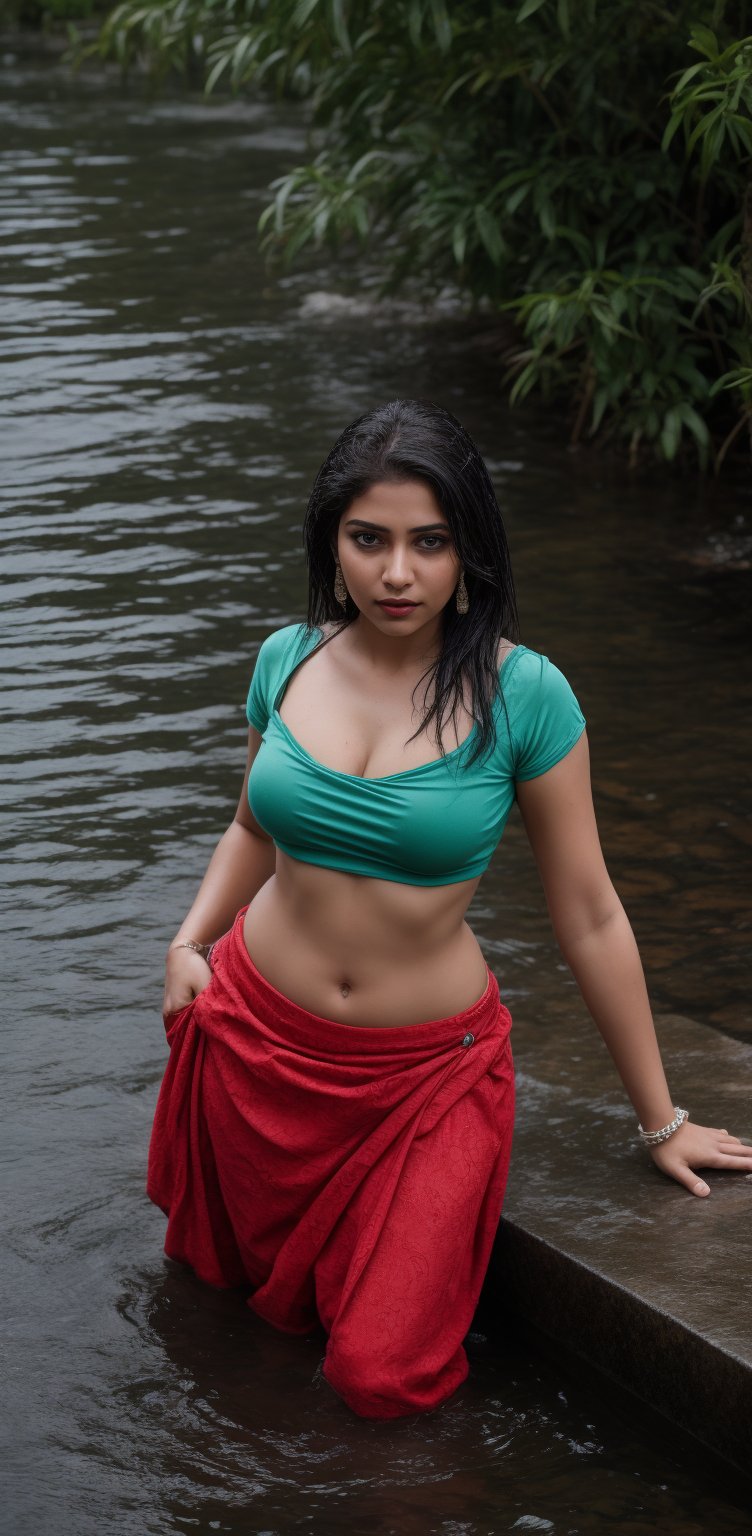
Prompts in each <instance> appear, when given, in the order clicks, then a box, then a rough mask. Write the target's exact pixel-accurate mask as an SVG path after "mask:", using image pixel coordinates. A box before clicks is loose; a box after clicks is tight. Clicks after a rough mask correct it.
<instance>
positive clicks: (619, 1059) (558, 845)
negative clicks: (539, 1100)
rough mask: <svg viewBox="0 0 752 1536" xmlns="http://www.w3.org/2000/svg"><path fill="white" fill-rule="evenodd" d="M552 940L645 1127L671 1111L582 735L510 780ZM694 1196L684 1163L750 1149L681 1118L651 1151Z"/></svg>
mask: <svg viewBox="0 0 752 1536" xmlns="http://www.w3.org/2000/svg"><path fill="white" fill-rule="evenodd" d="M516 788H517V802H518V805H519V807H520V812H521V815H522V820H523V822H524V825H525V830H526V832H527V835H528V838H529V839H530V845H531V847H532V850H533V854H534V856H535V860H536V863H537V865H538V870H539V872H540V876H541V880H542V882H543V889H544V892H545V896H546V903H547V905H548V910H549V914H550V917H551V922H552V924H553V929H554V933H555V935H556V940H557V943H558V945H559V948H560V950H561V953H562V955H563V957H564V959H565V960H566V962H567V965H568V966H569V968H570V970H571V972H572V974H573V976H574V978H575V980H576V982H577V985H578V987H579V989H580V991H581V993H582V996H583V998H584V1000H585V1003H586V1005H587V1007H588V1009H589V1011H590V1013H591V1015H592V1017H593V1019H594V1020H595V1023H596V1024H597V1026H598V1029H599V1030H600V1033H601V1035H602V1037H603V1039H604V1041H605V1043H606V1045H607V1047H608V1050H609V1051H610V1053H611V1056H612V1059H613V1061H614V1065H615V1066H616V1069H617V1071H618V1073H619V1076H620V1078H621V1080H622V1082H623V1084H624V1087H625V1089H626V1091H627V1093H628V1095H629V1098H630V1099H631V1101H632V1104H633V1106H634V1109H635V1114H636V1116H637V1119H638V1121H639V1122H640V1123H641V1125H642V1127H643V1129H644V1130H646V1131H652V1130H658V1129H659V1128H660V1127H661V1126H664V1125H668V1123H669V1121H671V1120H673V1118H674V1103H673V1100H672V1098H671V1095H670V1093H669V1089H668V1084H667V1082H666V1075H665V1072H664V1070H663V1064H662V1061H661V1055H660V1051H659V1048H658V1041H657V1039H656V1034H655V1026H654V1024H653V1017H652V1013H651V1009H650V1003H649V1000H648V993H647V986H646V983H645V976H644V972H643V969H642V963H641V961H640V956H639V951H638V949H637V943H636V940H635V936H634V933H633V932H632V927H631V924H630V922H629V919H628V917H627V914H626V912H625V911H624V908H623V906H622V903H621V901H620V899H619V897H618V895H617V893H616V891H615V889H614V887H613V884H612V882H611V879H610V877H609V874H608V870H607V869H606V865H605V861H604V858H603V852H602V849H601V845H600V839H599V836H598V828H597V825H596V820H595V808H594V806H593V795H592V789H591V784H590V752H589V746H588V740H587V732H586V731H583V733H582V735H581V736H580V738H579V740H578V741H577V742H576V743H575V745H574V746H573V747H572V749H571V751H570V752H568V753H567V755H566V757H563V758H561V760H560V761H559V762H558V763H555V764H554V766H553V768H550V769H549V770H548V772H547V773H543V774H540V775H539V776H538V777H537V778H534V779H527V780H526V781H525V782H523V783H518V784H517V786H516ZM649 1150H650V1153H651V1156H652V1157H653V1160H654V1161H655V1162H656V1163H657V1164H658V1166H659V1167H660V1168H662V1169H663V1171H664V1172H665V1173H668V1174H670V1176H671V1177H672V1178H675V1179H677V1180H678V1181H679V1183H681V1184H685V1185H686V1187H687V1188H688V1189H690V1190H691V1191H692V1193H693V1194H708V1193H709V1190H708V1186H707V1184H704V1183H703V1181H702V1180H701V1179H698V1178H697V1177H696V1175H695V1174H694V1173H693V1171H692V1167H691V1166H690V1165H691V1164H695V1165H699V1166H701V1167H713V1168H740V1169H743V1170H744V1171H745V1172H747V1173H749V1172H752V1147H747V1146H745V1144H744V1143H743V1142H740V1141H739V1139H738V1137H735V1136H729V1135H728V1133H727V1132H726V1131H720V1130H715V1129H711V1128H709V1127H704V1126H697V1125H695V1124H694V1123H693V1122H690V1121H685V1122H684V1124H683V1125H682V1126H680V1127H679V1129H678V1131H675V1132H674V1133H673V1135H672V1136H670V1137H669V1138H668V1139H667V1140H666V1141H664V1142H660V1143H658V1145H657V1146H655V1147H652V1148H650V1149H649Z"/></svg>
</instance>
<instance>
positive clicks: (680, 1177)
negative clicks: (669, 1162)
mask: <svg viewBox="0 0 752 1536" xmlns="http://www.w3.org/2000/svg"><path fill="white" fill-rule="evenodd" d="M666 1171H667V1172H668V1173H670V1177H671V1178H672V1179H676V1181H677V1184H684V1185H685V1186H686V1188H687V1189H688V1190H689V1192H690V1194H691V1195H709V1194H710V1189H709V1187H708V1185H707V1184H706V1183H705V1180H704V1179H700V1178H698V1176H697V1174H696V1173H695V1172H694V1170H693V1169H692V1168H688V1167H687V1165H686V1163H684V1164H683V1165H682V1164H681V1163H680V1164H679V1166H678V1168H671V1169H670V1170H669V1169H667V1170H666Z"/></svg>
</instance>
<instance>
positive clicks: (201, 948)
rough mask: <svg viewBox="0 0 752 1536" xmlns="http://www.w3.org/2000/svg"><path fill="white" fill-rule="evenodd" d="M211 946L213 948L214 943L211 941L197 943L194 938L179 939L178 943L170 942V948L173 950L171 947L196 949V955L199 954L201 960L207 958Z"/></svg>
mask: <svg viewBox="0 0 752 1536" xmlns="http://www.w3.org/2000/svg"><path fill="white" fill-rule="evenodd" d="M213 948H214V944H213V943H212V944H197V943H196V940H195V939H181V940H180V943H179V944H171V945H170V950H173V949H193V950H195V951H196V954H197V955H201V958H202V959H203V960H208V959H209V956H210V954H211V952H212V950H213Z"/></svg>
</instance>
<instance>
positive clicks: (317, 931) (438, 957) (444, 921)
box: [243, 850, 488, 1027]
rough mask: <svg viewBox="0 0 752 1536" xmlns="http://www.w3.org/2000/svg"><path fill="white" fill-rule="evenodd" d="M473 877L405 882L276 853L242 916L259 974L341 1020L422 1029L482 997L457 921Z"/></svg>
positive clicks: (467, 932)
mask: <svg viewBox="0 0 752 1536" xmlns="http://www.w3.org/2000/svg"><path fill="white" fill-rule="evenodd" d="M477 885H478V878H477V877H476V878H475V879H473V880H463V881H460V882H457V883H456V884H455V885H445V886H415V885H402V884H400V883H399V882H397V881H395V880H375V879H371V878H370V877H367V876H363V875H349V874H345V873H344V872H342V871H340V870H332V869H323V868H321V867H320V866H318V865H314V864H304V863H302V862H301V861H299V860H297V859H291V858H289V857H288V856H287V855H286V854H283V853H281V852H280V851H279V850H277V869H276V874H274V875H272V877H271V879H270V880H267V882H266V884H265V885H262V887H261V889H260V891H258V892H257V894H256V895H255V896H254V898H253V901H252V902H251V904H250V906H249V908H248V911H247V912H246V915H245V921H244V927H243V937H244V940H245V944H246V948H247V950H248V953H249V955H250V957H251V959H252V961H253V963H254V965H255V966H256V969H257V970H259V971H260V972H261V974H262V976H265V977H266V979H267V981H270V982H271V984H272V986H273V987H276V988H277V991H278V992H283V993H284V995H285V996H286V997H289V998H291V999H292V1001H293V1002H294V1003H298V1004H300V1006H301V1007H303V1008H307V1009H308V1012H309V1013H317V1014H320V1015H321V1016H322V1017H323V1018H326V1019H332V1020H334V1021H335V1022H336V1023H339V1024H353V1025H358V1026H363V1025H365V1026H369V1025H372V1026H374V1027H379V1026H382V1025H390V1026H392V1027H393V1026H395V1025H410V1024H423V1023H427V1022H428V1021H430V1020H432V1019H441V1018H445V1017H448V1016H450V1015H453V1014H456V1013H462V1012H464V1010H465V1009H466V1008H469V1007H470V1006H471V1005H472V1004H473V1003H475V1002H477V1001H478V999H479V998H480V997H482V996H483V994H484V992H485V990H486V986H487V983H488V971H487V969H486V962H485V960H484V958H483V952H482V950H481V948H480V945H479V943H478V940H477V939H476V937H475V934H474V933H473V932H472V929H471V928H470V927H469V926H468V924H467V923H466V922H465V920H464V914H465V911H466V909H467V906H468V904H469V902H470V899H471V897H472V895H473V893H474V891H475V889H476V887H477Z"/></svg>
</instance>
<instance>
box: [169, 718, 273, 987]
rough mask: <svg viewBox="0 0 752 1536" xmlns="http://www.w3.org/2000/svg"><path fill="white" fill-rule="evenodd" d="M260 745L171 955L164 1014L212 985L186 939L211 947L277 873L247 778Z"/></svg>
mask: <svg viewBox="0 0 752 1536" xmlns="http://www.w3.org/2000/svg"><path fill="white" fill-rule="evenodd" d="M260 746H261V737H260V735H259V733H258V731H257V730H256V729H255V728H254V727H253V726H251V727H250V729H249V731H248V758H247V762H246V769H245V776H244V779H243V788H242V790H241V793H240V799H239V801H238V807H237V810H236V812H235V818H234V820H233V821H232V823H231V824H230V826H229V827H228V828H227V831H226V832H224V833H223V835H222V837H221V838H220V840H219V842H218V843H217V846H216V848H215V850H214V852H213V854H212V856H211V858H210V860H209V864H208V866H207V870H206V874H205V875H204V878H203V880H202V881H201V885H200V886H199V889H198V893H197V895H196V899H195V901H194V903H193V906H192V907H191V909H190V911H189V912H188V913H187V915H186V918H185V920H184V922H182V923H181V925H180V928H179V929H178V932H177V933H176V935H175V937H174V939H173V940H172V943H171V945H170V948H169V949H168V951H167V972H166V978H165V995H164V1011H165V1013H174V1012H176V1011H177V1009H178V1008H182V1007H184V1006H185V1004H186V1003H189V1002H190V1001H191V999H192V998H193V997H195V996H196V994H197V993H198V992H201V991H202V990H203V988H204V987H205V986H207V984H208V982H209V981H210V980H211V971H210V969H209V966H208V965H207V963H206V961H205V960H204V959H202V957H201V955H199V954H198V953H197V952H196V951H195V950H190V949H180V948H176V946H177V945H179V944H180V943H181V942H182V941H183V940H185V939H193V940H195V941H196V942H197V943H199V944H210V943H212V941H213V940H214V939H218V938H220V937H221V935H222V934H223V933H226V932H227V929H228V928H229V927H230V925H231V924H232V922H233V920H234V918H235V917H236V915H237V913H238V911H239V909H240V907H242V906H244V905H245V904H246V903H247V902H249V901H251V900H252V899H253V897H254V896H255V895H256V892H257V891H259V890H260V889H261V887H262V885H265V884H266V882H267V880H269V879H270V878H271V876H272V875H273V874H274V870H275V864H276V848H275V846H274V843H273V841H272V839H271V838H270V836H269V834H268V832H265V831H264V829H263V827H260V826H259V824H258V822H257V821H256V820H255V818H254V816H253V813H252V811H251V808H250V805H249V804H248V775H249V774H250V771H251V767H252V764H253V760H254V758H255V756H256V753H257V752H258V750H259V747H260Z"/></svg>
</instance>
